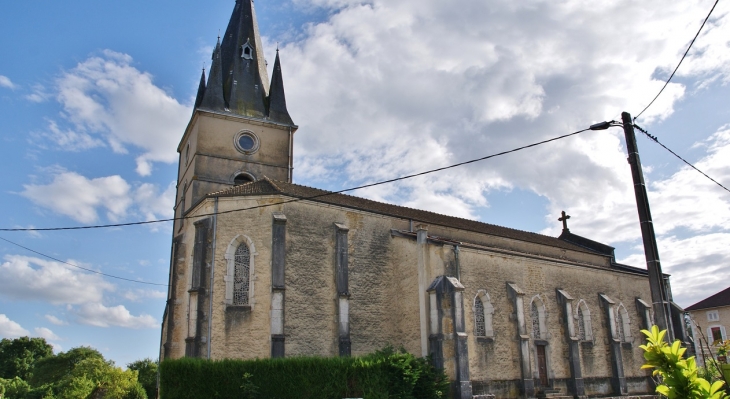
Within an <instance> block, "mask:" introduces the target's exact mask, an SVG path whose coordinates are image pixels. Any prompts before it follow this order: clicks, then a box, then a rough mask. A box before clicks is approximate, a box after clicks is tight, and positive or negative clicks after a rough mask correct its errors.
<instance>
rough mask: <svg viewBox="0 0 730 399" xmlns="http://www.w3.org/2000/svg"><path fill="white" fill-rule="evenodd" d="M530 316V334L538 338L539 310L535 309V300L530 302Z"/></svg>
mask: <svg viewBox="0 0 730 399" xmlns="http://www.w3.org/2000/svg"><path fill="white" fill-rule="evenodd" d="M530 318H531V319H532V336H533V337H535V339H540V337H541V335H540V311H539V310H537V304H536V303H535V302H532V309H530Z"/></svg>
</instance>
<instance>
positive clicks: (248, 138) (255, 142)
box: [235, 131, 259, 154]
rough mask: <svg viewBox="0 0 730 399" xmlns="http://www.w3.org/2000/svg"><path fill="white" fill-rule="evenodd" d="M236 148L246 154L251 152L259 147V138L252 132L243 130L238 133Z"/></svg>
mask: <svg viewBox="0 0 730 399" xmlns="http://www.w3.org/2000/svg"><path fill="white" fill-rule="evenodd" d="M235 144H236V148H237V149H238V151H241V152H243V153H244V154H251V153H254V152H256V150H258V149H259V139H258V137H256V135H254V134H253V133H252V132H247V131H243V132H240V133H238V134H237V135H236V139H235Z"/></svg>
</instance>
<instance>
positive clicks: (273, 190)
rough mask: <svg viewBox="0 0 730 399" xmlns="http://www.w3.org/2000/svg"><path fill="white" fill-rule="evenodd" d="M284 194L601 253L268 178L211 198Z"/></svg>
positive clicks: (520, 239)
mask: <svg viewBox="0 0 730 399" xmlns="http://www.w3.org/2000/svg"><path fill="white" fill-rule="evenodd" d="M271 194H281V195H286V196H289V197H294V198H298V199H306V200H308V201H315V202H322V203H326V204H332V205H338V206H342V207H346V208H352V209H358V210H362V211H367V212H373V213H377V214H381V215H386V216H392V217H397V218H401V219H411V220H413V221H418V222H421V223H426V224H433V225H439V226H445V227H452V228H456V229H461V230H467V231H473V232H476V233H484V234H489V235H492V236H498V237H505V238H510V239H514V240H519V241H526V242H530V243H535V244H542V245H547V246H552V247H557V248H562V249H567V250H571V251H579V252H588V253H592V254H596V253H597V251H595V250H591V249H589V248H585V247H583V246H580V245H576V244H573V243H570V242H567V241H564V240H561V239H558V238H555V237H549V236H545V235H542V234H537V233H531V232H527V231H522V230H516V229H511V228H507V227H502V226H497V225H493V224H489V223H483V222H478V221H475V220H469V219H463V218H458V217H453V216H447V215H441V214H438V213H435V212H429V211H423V210H419V209H413V208H408V207H404V206H399V205H393V204H386V203H383V202H378V201H373V200H369V199H365V198H359V197H354V196H351V195H346V194H339V193H334V192H331V191H326V190H321V189H318V188H312V187H307V186H302V185H299V184H293V183H287V182H282V181H275V180H271V179H269V178H267V177H264V178H263V179H261V180H258V181H256V182H252V183H247V184H243V185H240V186H235V187H231V188H228V189H225V190H222V191H218V192H215V193H211V194H208V196H207V197H210V198H213V197H239V196H253V195H271Z"/></svg>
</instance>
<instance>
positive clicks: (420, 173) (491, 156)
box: [0, 129, 590, 232]
mask: <svg viewBox="0 0 730 399" xmlns="http://www.w3.org/2000/svg"><path fill="white" fill-rule="evenodd" d="M589 130H590V129H583V130H579V131H577V132H573V133H568V134H564V135H562V136H558V137H553V138H551V139H547V140H543V141H538V142H536V143H532V144H528V145H525V146H522V147H517V148H514V149H511V150H508V151H502V152H498V153H496V154H492V155H487V156H484V157H481V158H476V159H472V160H469V161H464V162H459V163H456V164H453V165H449V166H444V167H441V168H436V169H431V170H427V171H425V172H419V173H414V174H411V175H406V176H401V177H396V178H393V179H389V180H383V181H379V182H376V183H370V184H365V185H362V186H357V187H351V188H346V189H344V190H339V191H327V192H324V193H322V194H317V195H313V196H309V197H303V198H296V199H292V200H288V201H282V202H277V203H270V204H262V205H257V206H252V207H248V208H239V209H231V210H228V211H221V212H216V213H206V214H199V215H193V216H181V217H176V218H168V219H157V220H148V221H144V222H130V223H115V224H99V225H88V226H73V227H46V228H34V227H32V228H31V227H29V228H12V229H0V231H7V232H18V231H62V230H88V229H102V228H111V227H126V226H138V225H145V224H153V223H163V222H172V221H175V220H184V219H193V218H200V217H205V216H213V215H221V214H226V213H233V212H241V211H248V210H253V209H259V208H267V207H270V206H277V205H282V204H288V203H291V202H298V201H303V200H311V199H316V198H321V197H326V196H328V195H333V194H341V193H345V192H348V191H355V190H360V189H363V188H368V187H375V186H379V185H382V184H388V183H393V182H397V181H401V180H406V179H411V178H414V177H418V176H423V175H427V174H431V173H436V172H440V171H443V170H447V169H452V168H456V167H458V166H463V165H467V164H471V163H475V162H479V161H484V160H487V159H490V158H496V157H499V156H502V155H507V154H511V153H513V152H517V151H521V150H524V149H527V148H532V147H537V146H539V145H542V144H546V143H550V142H553V141H557V140H561V139H564V138H567V137H571V136H575V135H577V134H580V133H583V132H586V131H589Z"/></svg>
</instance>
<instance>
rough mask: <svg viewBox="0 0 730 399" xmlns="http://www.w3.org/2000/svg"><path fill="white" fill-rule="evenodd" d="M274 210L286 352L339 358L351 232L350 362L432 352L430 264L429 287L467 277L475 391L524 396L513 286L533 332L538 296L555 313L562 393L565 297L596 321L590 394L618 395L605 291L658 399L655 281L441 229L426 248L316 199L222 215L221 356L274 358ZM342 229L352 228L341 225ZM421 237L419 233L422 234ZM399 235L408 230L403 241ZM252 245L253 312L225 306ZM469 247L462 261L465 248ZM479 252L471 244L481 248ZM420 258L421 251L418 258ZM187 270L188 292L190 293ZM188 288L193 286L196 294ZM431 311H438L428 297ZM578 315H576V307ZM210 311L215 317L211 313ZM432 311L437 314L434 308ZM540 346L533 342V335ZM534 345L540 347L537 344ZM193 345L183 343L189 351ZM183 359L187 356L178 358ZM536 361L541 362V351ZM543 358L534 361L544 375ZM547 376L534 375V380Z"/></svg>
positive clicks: (372, 218)
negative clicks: (650, 305) (485, 330)
mask: <svg viewBox="0 0 730 399" xmlns="http://www.w3.org/2000/svg"><path fill="white" fill-rule="evenodd" d="M280 201H281V198H279V197H276V196H260V197H237V198H221V199H219V202H218V210H219V212H225V211H227V210H231V209H241V208H248V207H256V206H260V205H266V204H276V203H278V202H280ZM213 204H214V200H212V199H209V200H206V201H205V202H204V203H203V204H201V206H200V207H199V208H198V209H196V210H194V212H193V214H200V213H207V212H211V211H212V209H213ZM274 213H281V214H283V215H284V216H285V217H286V258H285V259H286V268H285V283H286V287H285V296H284V298H285V299H284V339H285V355H286V356H298V355H317V356H337V355H338V353H339V352H338V324H337V323H338V320H337V314H338V305H337V304H338V302H337V301H338V293H337V288H336V280H335V278H336V270H335V239H336V227H335V223H338V224H339V226H346V228H347V229H348V233H347V234H348V241H347V242H348V250H347V251H348V259H349V261H348V262H349V264H348V276H349V323H350V338H351V353H352V354H353V355H360V354H365V353H370V352H372V351H374V350H378V349H382V348H383V347H384V346H386V345H393V346H395V347H403V348H405V349H406V350H408V351H409V352H411V353H413V354H416V355H421V352H422V346H421V320H420V319H421V317H420V314H421V313H420V311H419V309H420V306H421V305H420V303H421V301H419V262H422V267H423V268H424V270H423V271H424V272H425V279H426V280H427V281H428V282H429V283H430V282H431V281H433V280H434V279H435V278H436V277H438V276H440V275H443V274H449V275H454V274H457V273H458V274H460V278H461V280H460V281H461V284H463V286H464V295H463V298H464V301H463V302H464V305H463V306H464V316H465V321H466V333H467V334H468V341H467V342H468V365H469V368H470V378H471V380H472V381H473V384H474V387H475V389H474V393H475V394H477V393H480V394H495V395H496V397H515V392H518V391H519V389H520V378H521V369H520V366H519V364H518V359H519V358H520V348H519V341H518V339H517V329H516V319H515V317H516V316H515V314H514V305H513V303H512V302H510V299H509V297H508V292H507V286H506V285H507V283H508V282H510V283H513V284H515V285H516V286H519V287H520V288H521V289H522V290H523V291H524V292H525V295H524V308H525V309H524V314H525V315H526V324H527V326H528V331H529V330H530V327H531V326H532V321H531V319H530V313H531V312H530V302H531V300H533V298H535V297H538V298H539V299H540V301H541V302H542V303H544V306H545V309H546V316H545V329H546V334H545V335H544V336H543V337H542V339H544V340H545V341H546V343H547V346H546V349H547V358H548V365H549V378H550V379H551V381H552V384H553V386H555V387H559V388H563V391H565V390H566V389H567V387H568V384H567V382H566V381H567V380H568V379H569V378H570V377H571V375H570V370H569V367H568V365H569V363H568V360H567V359H568V356H569V353H568V352H569V349H568V342H567V334H566V328H567V327H566V326H567V323H566V320H565V318H564V314H563V312H562V308H561V307H560V305H559V303H558V298H557V294H556V289H562V290H564V292H566V293H568V294H570V296H572V298H573V301H574V302H573V303H574V304H577V302H578V301H579V300H583V301H585V303H586V305H587V307H588V310H589V311H590V318H591V321H592V336H593V339H592V340H591V341H590V342H583V343H581V344H580V363H581V368H582V372H583V377H584V378H585V379H586V393H587V394H610V393H612V391H611V385H610V383H609V382H608V381H609V378H610V377H611V376H612V369H611V355H610V351H609V342H610V340H611V338H610V334H609V331H608V328H609V327H608V326H609V321H608V319H607V317H606V316H605V314H606V312H605V310H604V309H603V308H602V306H607V305H602V304H601V302H600V300H599V295H598V294H599V293H602V294H604V295H606V296H608V297H610V298H611V299H612V300H613V301H615V303H616V306H618V305H619V304H623V306H624V307H625V308H626V309H627V311H628V316H629V319H630V330H631V336H632V337H633V340H634V341H633V342H627V343H624V344H623V345H621V348H622V349H621V355H622V357H623V364H624V374H625V377H626V379H627V380H628V381H629V382H630V384H628V386H629V391H630V393H634V392H638V393H641V392H647V391H648V390H650V389H646V390H645V389H644V387H646V384H645V381H646V379H645V377H646V373H645V372H643V371H641V370H640V366H641V364H642V363H643V358H642V352H641V350H640V349H639V348H638V345H639V344H640V343H641V342H640V341H641V337H642V335H641V334H640V332H639V330H640V329H641V328H643V326H641V322H640V320H641V317H640V315H639V313H638V311H637V308H636V305H635V299H636V298H637V297H638V298H644V299H645V300H649V299H650V295H649V285H648V280H647V278H646V277H645V276H641V275H636V274H631V273H626V272H620V271H617V270H612V269H610V267H609V266H610V264H609V262H608V260H607V258H606V257H605V256H600V255H596V254H591V253H588V252H583V251H569V250H563V249H556V248H553V247H547V246H544V245H539V244H534V243H525V242H519V241H516V240H509V239H506V238H502V237H492V236H487V235H483V234H476V233H472V232H465V231H461V230H457V229H451V228H444V227H440V226H427V227H425V226H423V227H422V228H427V229H428V234H429V236H432V237H436V236H438V237H436V238H434V239H432V240H430V241H429V242H428V243H427V244H426V245H425V246H423V247H419V244H418V242H417V241H416V239H415V232H414V234H411V233H409V232H408V230H409V229H410V228H411V227H412V224H411V223H410V221H408V220H400V219H396V218H391V217H385V216H381V215H375V214H371V213H367V212H361V211H355V210H351V209H345V208H341V207H336V206H331V205H324V204H319V203H314V202H305V201H301V202H294V203H288V204H279V205H274V206H268V207H264V208H259V209H255V210H251V211H242V212H234V213H225V214H221V215H219V216H218V217H217V230H216V233H215V242H216V247H215V253H214V256H213V257H212V258H211V261H213V260H214V265H211V266H213V267H214V284H215V286H214V289H213V314H212V318H213V319H212V358H216V359H220V358H257V357H259V358H262V357H269V356H270V355H271V327H270V326H271V306H272V302H271V297H272V293H271V292H272V291H271V278H272V277H271V259H272V252H271V248H272V219H273V214H274ZM340 228H341V227H340ZM192 229H193V227H192V223H189V224H188V225H186V227H185V228H184V231H185V234H184V235H183V236H182V241H181V242H182V243H184V251H185V252H186V255H185V256H182V257H181V258H180V259H185V260H186V262H182V261H180V260H178V263H177V264H176V265H177V266H176V267H179V268H180V270H185V268H188V269H189V268H190V266H189V264H190V262H188V261H189V260H190V258H191V256H192V251H193V242H192V239H193V238H192V237H191V236H194V230H192ZM413 229H414V230H415V227H414V228H413ZM395 231H401V232H404V233H398V234H396V232H395ZM241 235H243V236H245V237H246V239H248V240H250V242H251V244H252V245H251V247H252V248H251V250H252V259H253V268H254V269H253V274H252V279H251V281H252V282H253V294H252V297H251V302H250V306H247V307H235V306H230V304H228V303H227V302H226V296H225V291H226V273H227V263H228V260H227V259H226V255H225V254H226V252H227V249H228V246H229V245H231V243H232V242H234V240H236V237H240V236H241ZM446 239H451V240H459V241H465V242H468V243H469V244H466V243H465V244H463V245H460V247H459V250H458V251H459V252H458V259H457V255H456V253H455V247H454V243H449V241H447V240H446ZM470 245H471V246H470ZM419 251H422V252H420V253H419ZM187 274H189V272H187V273H186V276H185V277H184V278H180V279H179V281H178V284H177V292H179V293H185V292H186V291H187V289H188V287H189V277H188V276H187ZM186 284H188V285H186ZM479 290H484V291H486V292H487V293H488V295H489V297H490V299H491V304H492V305H493V307H494V314H493V330H494V336H493V337H490V338H489V339H485V338H476V337H474V334H473V331H474V312H473V303H474V302H473V301H474V297H475V296H476V294H477V292H478V291H479ZM183 297H184V295H182V294H181V295H180V298H179V299H178V300H177V302H176V303H177V305H176V307H175V312H174V314H175V316H174V317H175V323H174V330H175V332H174V334H173V336H174V339H173V342H181V341H180V339H181V338H182V339H183V342H184V338H185V337H184V333H183V331H182V330H183V329H182V328H181V327H180V326H185V325H186V322H185V321H184V318H185V317H187V314H186V311H185V307H186V305H187V303H185V302H184V300H183ZM426 306H428V302H427V300H426ZM574 309H575V308H574ZM206 312H207V309H206ZM426 314H427V315H428V314H429V313H428V309H427V312H426ZM532 340H534V337H533V338H532ZM531 343H532V341H531ZM183 348H184V345H183ZM173 353H174V356H173V357H179V356H182V355H184V351H183V352H182V353H181V352H180V350H175V351H174V352H173ZM533 355H534V353H533ZM535 361H536V360H535V357H534V356H531V359H530V362H532V370H533V374H535V373H536V370H537V368H536V366H535V364H534V362H535ZM536 376H537V374H535V377H536Z"/></svg>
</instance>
